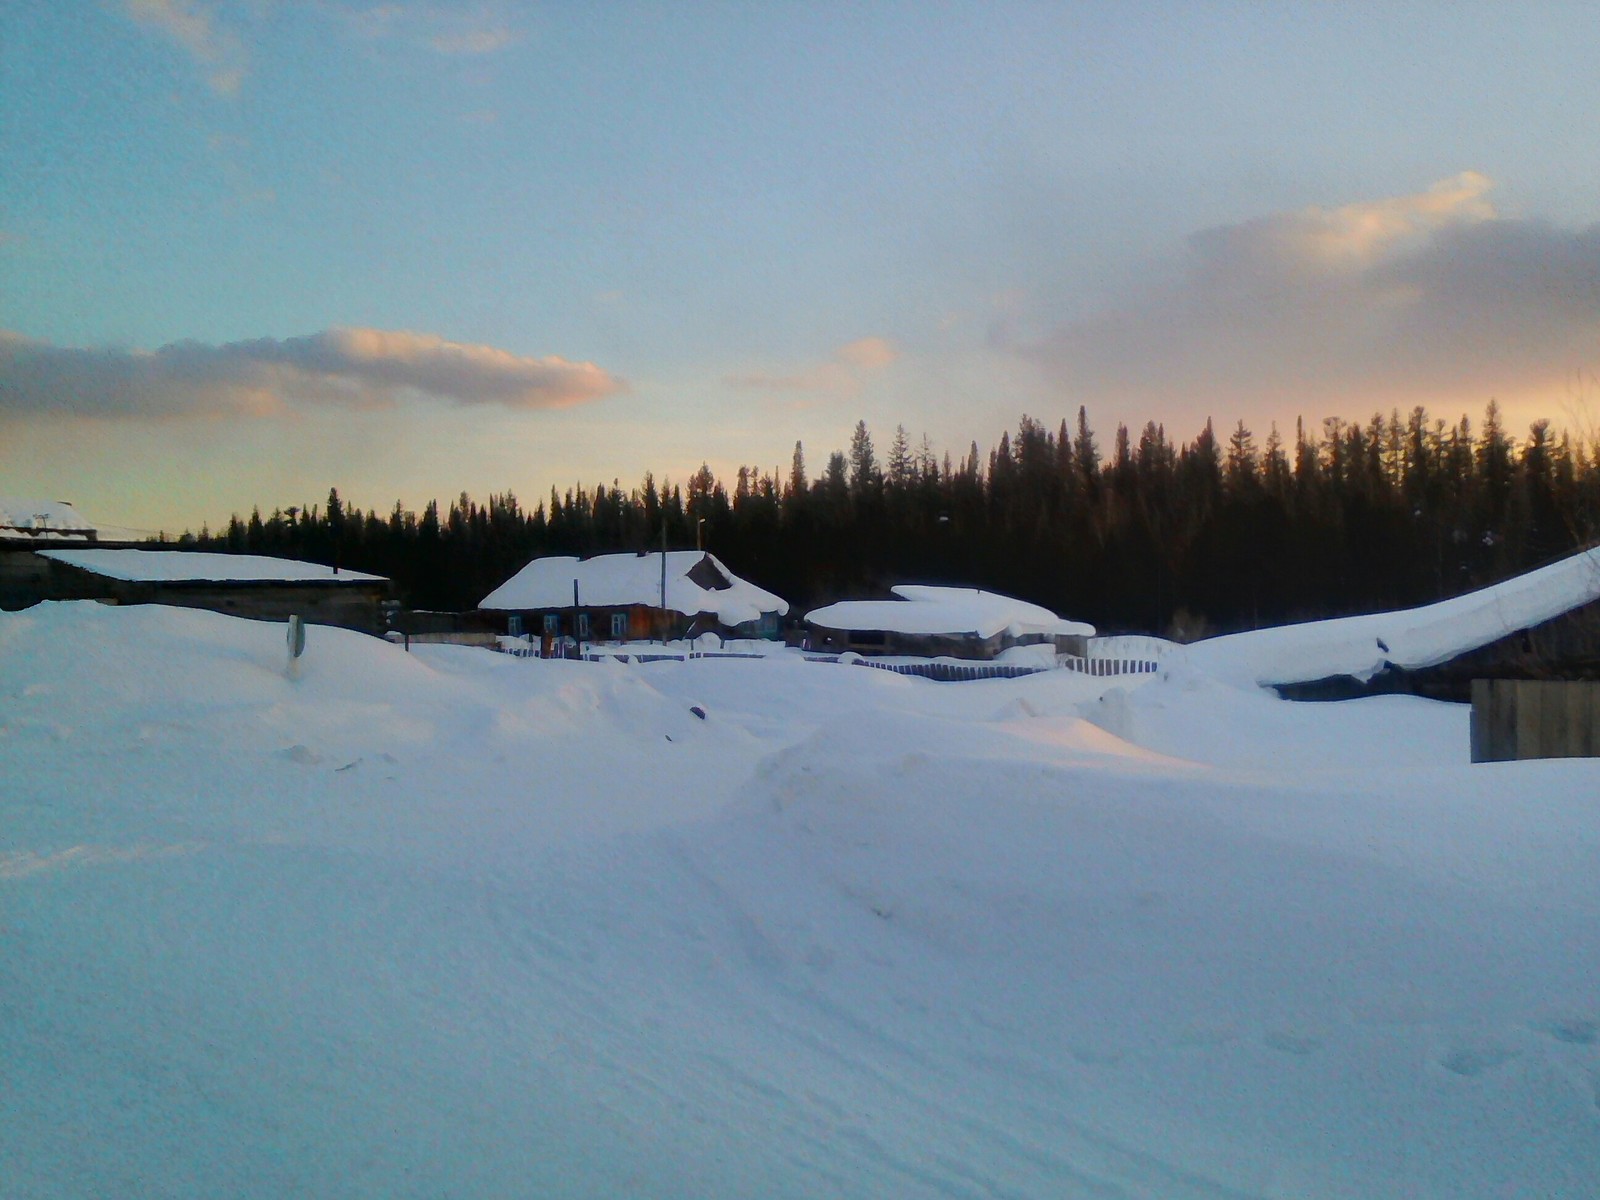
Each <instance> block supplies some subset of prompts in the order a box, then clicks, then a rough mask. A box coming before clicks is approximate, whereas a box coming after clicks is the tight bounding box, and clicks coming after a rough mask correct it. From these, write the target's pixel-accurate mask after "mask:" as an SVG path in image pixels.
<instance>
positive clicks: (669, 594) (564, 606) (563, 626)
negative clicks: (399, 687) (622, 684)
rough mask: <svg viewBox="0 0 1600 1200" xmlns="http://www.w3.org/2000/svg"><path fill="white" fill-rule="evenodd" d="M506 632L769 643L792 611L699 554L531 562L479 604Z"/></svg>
mask: <svg viewBox="0 0 1600 1200" xmlns="http://www.w3.org/2000/svg"><path fill="white" fill-rule="evenodd" d="M478 607H479V609H480V610H482V611H485V612H490V613H493V614H495V615H496V617H497V618H498V619H499V620H501V621H502V622H503V630H504V632H506V633H509V634H526V635H530V636H533V637H538V638H542V639H545V640H546V641H549V642H553V641H555V640H557V639H568V638H570V639H573V640H576V641H580V642H628V641H669V640H677V639H681V638H693V637H698V636H699V635H701V634H704V633H715V634H717V635H718V636H719V637H721V638H724V639H727V638H764V639H772V638H776V637H777V636H778V635H779V621H780V619H781V618H782V617H783V616H784V614H786V613H787V612H788V611H789V604H788V602H787V601H785V600H783V599H782V598H780V597H778V596H775V595H773V594H772V593H771V592H768V591H765V590H764V589H762V588H759V587H757V586H756V585H755V584H753V583H749V582H747V581H746V580H743V579H740V578H739V577H738V576H737V575H735V574H734V573H733V572H732V571H730V570H729V569H728V568H727V567H726V566H725V565H724V564H723V563H722V562H721V561H720V560H719V559H718V558H717V557H716V556H715V555H712V554H708V553H704V552H702V551H698V550H670V551H666V552H665V553H662V552H659V551H657V552H653V553H643V554H601V555H596V556H595V557H593V558H582V559H580V558H573V557H570V556H552V557H546V558H536V559H534V560H533V561H532V562H530V563H529V564H528V565H527V566H525V567H523V568H522V570H520V571H518V572H517V573H516V574H515V575H513V576H512V577H511V578H510V579H508V580H506V582H505V583H503V584H501V585H500V586H499V587H497V588H496V589H495V590H494V591H492V592H490V593H489V594H488V595H487V596H485V597H484V598H483V602H482V603H481V604H480V605H479V606H478Z"/></svg>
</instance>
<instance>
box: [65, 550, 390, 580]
mask: <svg viewBox="0 0 1600 1200" xmlns="http://www.w3.org/2000/svg"><path fill="white" fill-rule="evenodd" d="M39 553H40V555H41V556H42V557H44V558H51V559H54V560H55V561H56V562H61V563H66V564H67V565H68V566H69V567H77V568H78V569H79V570H82V571H90V572H92V573H93V574H95V575H103V576H105V577H106V578H107V579H122V580H127V581H129V582H133V583H198V582H216V583H382V582H385V579H384V577H383V576H382V575H368V574H366V573H365V572H363V571H347V570H340V571H339V572H338V574H335V573H334V570H333V568H332V567H327V566H324V565H322V564H321V563H309V562H300V561H299V560H297V559H292V558H268V557H266V556H265V555H260V554H207V553H201V552H198V551H194V552H191V551H188V550H41V551H39Z"/></svg>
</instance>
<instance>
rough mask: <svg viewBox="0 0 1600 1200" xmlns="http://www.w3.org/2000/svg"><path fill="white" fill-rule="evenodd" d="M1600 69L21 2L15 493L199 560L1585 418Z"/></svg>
mask: <svg viewBox="0 0 1600 1200" xmlns="http://www.w3.org/2000/svg"><path fill="white" fill-rule="evenodd" d="M1597 44H1600V7H1596V6H1594V5H1592V4H1573V5H1564V6H1561V5H1556V6H1552V5H1545V6H1538V5H1536V6H1516V7H1513V6H1507V5H1494V6H1477V5H1460V4H1450V5H1411V6H1400V5H1394V4H1383V5H1372V6H1362V5H1354V4H1340V5H1332V4H1308V5H1277V6H1265V5H1254V4H1251V5H1224V4H1185V5H1178V4H1172V5H1131V4H1115V5H1113V4H1093V5H1070V4H1012V5H994V4H987V5H953V4H946V5H925V4H851V5H845V4H813V5H798V4H781V5H780V4H765V5H751V4H740V5H711V4H703V5H671V6H668V5H659V4H634V5H620V4H618V5H587V4H585V5H579V4H567V5H546V6H530V5H520V4H518V5H503V6H500V5H493V4H489V5H471V6H453V5H413V4H405V3H402V4H385V5H378V4H351V5H346V4H340V3H334V2H332V0H328V2H323V3H295V4H290V3H274V2H272V0H247V2H244V3H237V4H226V3H205V2H203V0H126V2H123V0H106V2H104V3H87V2H86V3H76V4H62V3H59V2H58V3H29V2H27V0H23V2H20V3H19V2H17V0H12V3H10V4H8V5H6V6H5V7H4V8H3V9H0V163H4V164H5V167H4V169H3V170H0V330H3V331H6V332H5V333H4V334H3V335H0V336H3V337H4V338H5V340H3V341H0V494H24V495H26V494H44V495H47V496H49V497H52V498H65V499H73V500H75V501H77V502H78V503H79V504H80V506H81V507H83V508H84V509H85V510H86V511H87V512H89V514H90V515H91V516H93V517H95V518H97V519H99V520H102V521H105V522H119V521H120V522H123V523H127V524H132V525H137V526H146V527H152V526H156V525H166V526H168V527H177V526H181V525H184V524H198V523H199V522H200V521H201V520H205V519H210V520H213V521H215V520H218V519H220V518H225V517H226V515H227V514H228V513H229V512H230V511H233V510H235V509H239V508H246V509H247V508H248V506H249V505H250V504H251V503H260V504H262V505H263V506H264V507H266V508H271V507H272V506H273V505H275V504H282V505H288V504H293V503H300V502H304V501H305V500H307V499H318V498H320V497H321V496H322V495H323V494H325V493H326V489H327V487H328V486H329V485H330V484H332V485H337V486H339V487H340V489H341V492H342V493H344V494H345V495H346V496H347V497H349V498H350V499H352V500H354V501H355V502H357V503H359V504H361V505H363V506H374V507H379V508H386V507H387V506H388V505H390V504H392V503H393V501H394V500H395V499H396V498H401V499H403V500H405V501H406V502H407V503H408V504H415V505H420V504H421V503H422V502H423V501H425V500H426V499H427V498H429V497H430V496H435V495H437V496H440V497H447V496H451V495H454V494H455V493H456V492H459V491H461V490H463V489H465V490H467V491H470V492H472V493H474V494H476V495H484V494H487V493H488V492H490V491H500V490H504V489H506V488H512V489H514V490H516V491H517V492H518V494H519V495H522V496H523V497H524V498H525V499H529V500H532V499H535V498H537V497H538V496H539V495H540V494H542V493H544V492H547V491H548V488H549V486H550V485H551V484H558V485H560V486H562V487H565V486H567V485H568V484H570V483H572V482H575V481H578V480H583V481H585V482H594V481H596V480H604V481H607V482H609V481H610V480H611V479H612V478H613V477H616V478H620V479H621V480H622V481H623V483H625V484H632V483H634V482H636V481H637V480H638V478H639V477H640V475H641V474H642V473H643V472H644V471H645V470H647V469H654V470H655V471H656V473H657V474H658V476H659V475H661V474H667V475H671V476H673V477H674V478H677V479H682V478H683V477H684V476H685V475H686V474H687V473H688V472H689V471H690V470H692V469H693V468H694V467H695V466H697V465H698V464H699V462H700V461H701V460H702V459H707V460H709V461H710V462H711V463H712V465H713V466H714V467H717V468H718V469H719V470H730V469H732V468H733V467H734V466H736V465H737V464H738V463H740V462H750V463H756V464H760V465H763V466H766V467H769V468H770V467H776V466H779V465H780V464H787V461H788V458H789V454H790V451H791V449H792V447H793V444H794V442H795V440H796V439H797V438H798V439H803V440H804V442H805V444H806V448H807V451H808V456H809V458H810V460H811V463H812V465H813V468H817V467H820V466H821V465H822V462H823V461H824V459H825V457H826V454H827V452H828V451H829V450H831V449H834V448H837V447H839V446H842V445H843V444H844V443H845V442H846V440H847V438H848V436H849V430H850V428H851V426H853V424H854V423H855V421H856V419H857V418H860V417H864V418H866V419H867V420H868V422H869V424H871V425H872V427H873V429H874V431H875V433H877V435H878V436H879V439H880V441H882V442H884V443H887V441H888V439H889V436H890V435H891V433H892V430H893V427H894V425H895V424H896V423H897V422H902V423H904V424H905V425H906V426H907V427H908V428H909V429H910V430H911V431H912V433H913V435H918V434H920V433H922V432H923V431H926V432H927V433H929V434H930V435H931V436H932V438H933V440H934V442H935V444H936V445H937V446H938V447H939V448H940V449H941V450H942V449H946V448H948V449H951V450H953V451H955V452H957V453H959V452H960V451H962V450H964V448H965V446H966V444H967V443H968V442H969V441H970V440H973V439H977V440H978V441H979V442H980V443H981V444H988V443H989V442H990V441H991V440H992V439H993V438H995V437H997V436H998V434H999V432H1000V430H1001V429H1003V428H1008V427H1014V426H1015V424H1016V421H1017V418H1018V417H1019V416H1020V415H1021V414H1022V413H1024V412H1026V413H1030V414H1032V415H1034V416H1037V417H1040V418H1042V419H1044V420H1046V421H1049V422H1051V423H1054V422H1055V421H1056V420H1059V419H1060V418H1061V417H1063V416H1070V415H1071V414H1073V413H1075V412H1076V409H1077V406H1078V405H1079V404H1080V403H1082V404H1086V405H1088V407H1089V411H1090V414H1091V417H1092V418H1093V420H1094V422H1095V425H1096V427H1097V428H1098V430H1099V431H1100V432H1101V435H1102V439H1103V440H1104V441H1105V442H1106V443H1108V444H1109V440H1110V434H1111V431H1112V429H1113V428H1114V426H1115V424H1116V422H1117V421H1119V420H1125V421H1128V422H1130V423H1135V424H1137V423H1142V422H1143V421H1144V420H1145V419H1147V418H1150V417H1154V418H1156V419H1159V420H1164V421H1166V422H1167V423H1168V425H1169V428H1170V429H1172V430H1173V431H1174V432H1175V433H1177V434H1178V435H1180V436H1182V437H1185V438H1187V437H1190V436H1192V435H1193V433H1194V431H1195V430H1197V429H1198V428H1199V426H1200V424H1201V423H1202V422H1203V421H1204V420H1205V418H1206V416H1207V415H1212V416H1214V417H1215V418H1216V419H1217V421H1218V422H1219V423H1220V424H1224V425H1231V424H1232V422H1233V421H1234V420H1235V419H1236V418H1238V417H1244V418H1245V419H1247V420H1248V421H1249V422H1250V423H1251V424H1252V426H1254V427H1255V428H1256V429H1257V430H1258V432H1260V433H1264V432H1265V427H1266V424H1267V422H1268V421H1269V420H1273V419H1276V420H1278V421H1279V422H1280V423H1282V424H1284V425H1285V426H1289V425H1292V423H1293V421H1294V418H1295V416H1296V415H1304V416H1306V417H1307V418H1308V419H1310V420H1313V421H1320V418H1321V417H1322V416H1324V415H1330V414H1334V413H1338V414H1340V415H1345V416H1357V415H1366V414H1368V413H1370V412H1371V411H1372V410H1373V409H1374V408H1375V407H1382V408H1384V409H1385V410H1387V409H1388V408H1390V407H1392V406H1394V405H1397V404H1398V405H1400V406H1402V407H1404V406H1406V405H1407V404H1409V403H1411V402H1416V401H1420V402H1424V403H1427V404H1429V406H1430V407H1433V408H1436V409H1438V410H1439V411H1440V413H1441V415H1446V416H1450V417H1452V418H1453V417H1454V416H1456V415H1458V414H1459V413H1460V412H1463V411H1466V412H1470V413H1471V414H1473V415H1474V416H1476V415H1477V414H1478V413H1480V412H1481V410H1482V407H1483V405H1484V403H1485V402H1486V401H1487V399H1488V398H1489V397H1490V396H1491V395H1496V396H1499V397H1500V398H1501V399H1502V400H1503V401H1504V402H1505V403H1506V404H1507V405H1508V407H1510V408H1512V409H1513V411H1514V412H1517V413H1519V414H1521V415H1529V416H1531V415H1538V414H1539V413H1541V412H1542V413H1545V414H1546V415H1550V416H1552V417H1555V418H1556V419H1557V420H1563V419H1565V418H1566V414H1565V413H1563V412H1562V411H1560V406H1561V405H1562V404H1564V403H1566V402H1568V401H1569V400H1570V399H1571V398H1572V397H1573V396H1578V397H1580V398H1581V397H1582V396H1583V395H1584V394H1585V393H1586V391H1587V392H1588V393H1591V394H1592V388H1590V387H1589V385H1587V384H1586V383H1585V382H1584V381H1585V380H1586V379H1588V378H1590V377H1592V374H1593V373H1594V372H1595V371H1597V370H1600V234H1597V232H1596V228H1595V222H1596V221H1597V220H1600V155H1597V154H1596V152H1595V150H1594V141H1593V129H1594V124H1595V118H1596V116H1597V115H1600V72H1597V71H1596V70H1595V64H1594V52H1593V47H1594V46H1595V45H1597ZM339 330H354V331H365V330H374V331H387V332H388V333H389V334H392V335H393V334H410V335H416V336H414V337H411V338H396V337H392V336H391V337H388V338H381V337H378V336H376V335H373V336H356V335H351V334H341V333H330V331H339ZM179 343H192V344H190V345H187V346H182V347H177V344H179ZM169 346H171V347H177V348H175V349H174V350H173V351H172V352H170V353H163V354H156V355H152V354H151V353H150V352H155V351H158V350H160V349H161V348H162V347H169ZM552 358H558V359H560V360H565V361H563V362H550V361H545V360H548V359H552ZM584 363H587V364H593V365H592V367H588V368H580V367H577V366H574V365H572V364H584Z"/></svg>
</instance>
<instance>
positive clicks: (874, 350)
mask: <svg viewBox="0 0 1600 1200" xmlns="http://www.w3.org/2000/svg"><path fill="white" fill-rule="evenodd" d="M899 357H900V352H899V350H897V349H896V348H895V345H894V343H893V342H891V341H889V340H888V339H887V338H881V337H864V338H857V339H856V340H855V341H853V342H847V343H846V344H845V345H843V346H840V347H839V349H837V350H836V351H834V354H833V357H832V358H831V359H830V360H829V361H827V362H823V363H817V364H815V365H813V366H809V367H805V368H803V369H801V370H797V371H790V372H766V371H747V372H742V373H738V374H733V375H725V376H723V380H722V381H723V382H724V383H726V384H727V385H728V386H729V387H735V388H740V389H743V390H749V391H766V392H816V393H833V394H837V395H846V396H853V395H855V394H856V393H857V392H859V391H860V390H861V381H862V375H863V374H865V373H867V372H871V371H881V370H883V369H884V368H885V367H887V366H889V365H890V364H891V363H893V362H894V361H895V359H897V358H899Z"/></svg>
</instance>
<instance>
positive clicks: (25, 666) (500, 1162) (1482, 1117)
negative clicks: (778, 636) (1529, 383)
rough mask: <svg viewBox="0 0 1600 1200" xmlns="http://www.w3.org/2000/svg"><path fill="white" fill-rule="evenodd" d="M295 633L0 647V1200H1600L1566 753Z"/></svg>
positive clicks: (1595, 840) (1346, 727)
mask: <svg viewBox="0 0 1600 1200" xmlns="http://www.w3.org/2000/svg"><path fill="white" fill-rule="evenodd" d="M308 642H309V644H308V647H307V654H306V657H305V659H304V660H303V674H302V676H301V678H299V679H297V680H296V679H290V678H289V677H288V674H287V672H286V670H285V651H284V644H283V632H282V629H281V628H279V627H276V626H270V625H262V624H256V623H250V622H244V621H236V620H232V619H229V618H225V617H221V616H217V615H214V614H209V613H201V612H188V611H181V612H180V611H174V610H164V609H158V608H142V609H107V608H102V607H99V606H96V605H90V604H72V605H44V606H40V607H39V608H36V609H32V610H29V611H27V612H25V613H21V614H0V1003H3V1005H4V1012H5V1016H6V1019H5V1020H4V1021H0V1063H4V1064H5V1068H4V1075H3V1077H0V1078H3V1079H4V1092H3V1093H0V1094H3V1095H4V1098H5V1105H4V1120H0V1166H3V1172H4V1178H5V1180H6V1189H5V1190H6V1192H7V1195H9V1196H18V1197H46V1196H49V1197H56V1196H77V1195H119V1196H131V1197H137V1196H157V1195H172V1194H187V1195H232V1196H242V1197H256V1196H259V1197H278V1196H284V1195H313V1196H341V1197H343V1196H372V1197H380V1196H381V1197H412V1196H415V1197H423V1196H428V1197H440V1196H461V1197H481V1196H488V1195H538V1196H557V1197H560V1196H573V1197H576V1196H596V1195H627V1196H644V1197H668V1196H673V1197H677V1196H684V1197H687V1196H736V1195H737V1196H743V1195H750V1196H755V1195H759V1196H779V1197H783V1196H793V1197H814V1196H820V1195H839V1196H865V1195H892V1196H907V1197H924V1196H927V1197H933V1196H989V1195H1007V1196H1038V1197H1075V1196H1083V1197H1091V1196H1092V1197H1105V1196H1120V1197H1152V1198H1153V1197H1161V1198H1164V1200H1170V1198H1174V1197H1176V1198H1180V1200H1181V1198H1185V1197H1207V1198H1212V1200H1214V1198H1216V1197H1224V1196H1226V1197H1281V1198H1288V1197H1296V1198H1299V1197H1308V1196H1316V1197H1348V1198H1352V1200H1354V1198H1356V1197H1360V1198H1363V1200H1366V1198H1370V1197H1373V1196H1391V1195H1414V1196H1440V1197H1446V1196H1448V1197H1467V1198H1471V1197H1492V1196H1504V1195H1537V1196H1541V1197H1573V1198H1577V1197H1587V1196H1591V1195H1592V1194H1593V1181H1594V1180H1595V1179H1596V1178H1600V1001H1597V998H1596V989H1595V980H1596V979H1597V978H1600V932H1597V931H1600V920H1597V918H1600V892H1597V890H1596V888H1595V886H1594V864H1595V862H1597V861H1600V810H1597V806H1596V805H1595V803H1594V797H1595V796H1596V795H1600V765H1597V764H1596V763H1593V762H1584V761H1563V762H1549V763H1526V764H1498V765H1495V766H1490V767H1477V768H1474V767H1469V766H1467V765H1466V757H1467V747H1466V719H1465V714H1464V712H1463V711H1462V710H1461V709H1459V708H1456V707H1453V706H1447V705H1437V704H1430V703H1426V702H1422V701H1415V700H1400V699H1394V698H1390V699H1386V700H1383V701H1360V702H1354V703H1350V704H1342V705H1316V706H1310V705H1307V706H1297V705H1292V704H1288V703H1286V702H1283V701H1278V700H1274V699H1271V698H1269V697H1266V696H1263V695H1261V694H1260V693H1259V692H1255V691H1253V690H1252V691H1248V692H1246V691H1238V690H1235V689H1233V688H1229V687H1225V686H1223V685H1221V684H1218V683H1215V682H1213V681H1210V680H1205V679H1202V678H1199V677H1189V678H1185V679H1172V680H1167V681H1160V680H1157V681H1155V682H1150V683H1146V684H1144V685H1143V686H1141V687H1139V688H1138V689H1136V690H1131V691H1124V690H1121V689H1112V690H1107V689H1106V687H1105V683H1106V681H1103V680H1093V679H1087V678H1085V677H1082V676H1078V675H1075V674H1073V673H1070V672H1052V673H1049V674H1046V675H1037V676H1031V677H1029V678H1026V679H1019V680H1014V681H991V682H981V683H971V684H960V685H940V684H935V683H931V682H928V681H925V680H918V679H910V678H904V677H899V676H894V675H890V674H888V673H886V672H879V671H862V670H855V669H851V668H849V667H844V666H833V665H819V664H808V663H800V662H785V661H781V660H771V661H743V660H701V661H693V662H663V663H657V664H651V665H649V666H638V665H633V666H622V665H617V664H595V663H566V662H549V663H542V662H537V661H529V660H518V659H511V658H506V657H501V656H496V655H491V654H487V653H484V652H481V651H473V650H465V649H461V648H455V647H428V648H424V649H423V651H422V652H419V653H414V654H411V655H407V654H405V653H403V652H402V651H401V650H399V649H398V648H396V647H393V646H389V645H387V644H385V643H383V642H380V641H377V640H375V639H370V638H363V637H361V636H359V635H356V634H351V633H346V632H344V631H338V630H327V629H314V630H312V631H311V633H310V636H309V638H308ZM691 706H694V707H698V708H699V709H700V710H701V711H702V712H703V713H704V714H705V715H704V717H703V718H702V717H701V716H699V715H696V714H695V713H694V712H693V711H692V709H691Z"/></svg>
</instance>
